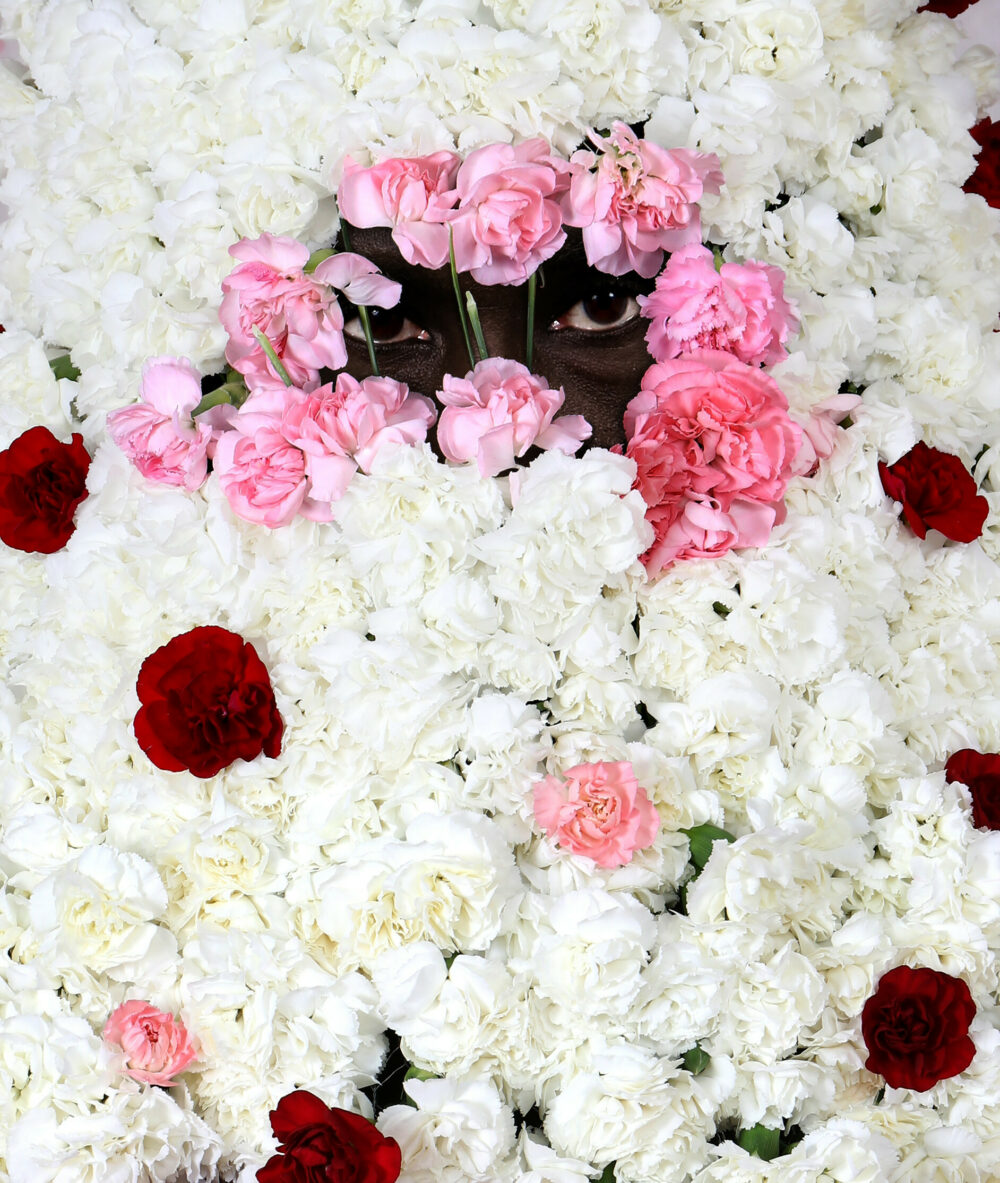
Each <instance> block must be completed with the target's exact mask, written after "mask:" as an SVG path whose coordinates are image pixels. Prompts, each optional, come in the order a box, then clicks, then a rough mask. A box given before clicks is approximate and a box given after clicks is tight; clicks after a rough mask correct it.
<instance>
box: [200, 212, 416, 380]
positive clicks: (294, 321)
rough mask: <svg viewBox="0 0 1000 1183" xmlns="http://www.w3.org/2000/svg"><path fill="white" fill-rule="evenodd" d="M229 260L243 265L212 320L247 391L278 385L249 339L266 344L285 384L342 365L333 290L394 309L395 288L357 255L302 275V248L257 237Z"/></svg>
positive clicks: (225, 286) (305, 252)
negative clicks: (221, 329)
mask: <svg viewBox="0 0 1000 1183" xmlns="http://www.w3.org/2000/svg"><path fill="white" fill-rule="evenodd" d="M229 253H230V254H231V255H233V256H234V257H235V258H237V259H242V260H243V262H242V263H241V265H240V266H239V267H237V268H235V270H234V271H232V272H231V273H230V274H229V275H228V276H226V278H225V279H224V280H223V281H222V290H223V291H224V292H225V296H224V297H223V299H222V306H221V308H220V309H219V319H220V320H221V321H222V324H223V327H224V328H225V330H226V332H227V333H228V334H229V343H228V344H227V346H226V360H227V361H228V362H229V364H230V365H231V366H232V367H233V368H234V369H235V370H239V372H240V373H241V374H244V375H245V376H246V378H247V382H248V384H249V385H250V386H251V387H252V386H254V385H256V384H260V383H264V384H266V383H275V382H279V381H283V379H282V378H281V375H280V374H278V373H277V371H276V370H275V369H274V367H273V365H272V363H271V361H270V359H269V358H268V356H267V354H266V353H265V352H264V349H263V348H262V347H261V344H260V342H259V341H258V340H257V337H256V336H255V334H254V329H255V328H256V329H258V330H259V331H260V332H261V333H263V335H264V336H265V337H266V338H267V340H268V342H269V343H270V345H271V347H272V348H273V350H274V352H275V354H276V356H277V357H278V360H279V361H280V362H281V364H282V365H283V366H284V368H285V370H286V371H287V373H288V376H289V378H290V379H291V381H292V384H293V385H295V386H300V387H307V386H309V385H315V383H316V381H317V380H318V377H319V371H320V369H321V368H323V367H327V368H329V369H332V370H339V369H340V368H341V367H342V366H344V365H346V363H347V350H346V349H345V347H344V334H343V328H344V316H343V313H342V312H341V310H340V305H339V304H338V303H337V297H336V294H335V292H334V291H333V290H332V289H333V288H340V289H341V290H342V291H344V292H345V294H347V296H348V299H351V300H353V301H354V302H355V303H359V304H378V305H379V306H380V307H383V308H391V307H393V306H394V305H395V304H396V303H397V302H398V300H399V295H400V292H401V290H402V289H401V287H400V285H399V284H398V283H394V282H393V281H392V280H388V279H385V278H384V277H383V276H381V275H379V272H378V268H377V267H376V266H375V264H374V263H370V262H369V261H368V260H367V259H364V258H362V257H361V256H360V255H354V254H349V253H345V254H337V255H333V256H331V257H330V258H328V259H325V260H324V261H323V262H322V263H321V264H320V265H319V266H318V267H317V268H316V271H315V272H314V274H313V275H306V273H305V270H304V268H305V265H306V263H307V262H308V261H309V248H308V247H306V246H304V245H303V244H302V243H300V242H296V241H295V239H293V238H284V237H279V236H275V235H273V234H262V235H261V236H260V238H257V239H247V238H244V239H241V240H240V241H239V242H238V243H236V244H235V245H234V246H231V247H230V248H229Z"/></svg>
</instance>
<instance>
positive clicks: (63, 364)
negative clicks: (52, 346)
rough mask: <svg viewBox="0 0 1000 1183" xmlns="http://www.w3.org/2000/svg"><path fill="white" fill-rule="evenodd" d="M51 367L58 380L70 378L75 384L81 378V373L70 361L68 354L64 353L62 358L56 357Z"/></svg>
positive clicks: (50, 363) (51, 362)
mask: <svg viewBox="0 0 1000 1183" xmlns="http://www.w3.org/2000/svg"><path fill="white" fill-rule="evenodd" d="M49 365H50V366H51V367H52V373H53V374H55V376H56V377H57V378H69V380H70V381H71V382H75V381H76V380H77V378H79V377H80V371H79V370H78V369H77V368H76V366H75V365H73V363H72V361H70V356H69V354H68V353H64V354H63V355H62V357H54V358H53V359H52V360H51V361H50V362H49Z"/></svg>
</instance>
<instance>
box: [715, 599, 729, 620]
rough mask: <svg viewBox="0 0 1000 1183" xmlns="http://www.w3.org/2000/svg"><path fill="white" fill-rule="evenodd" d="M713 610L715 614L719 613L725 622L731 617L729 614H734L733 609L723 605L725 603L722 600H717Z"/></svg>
mask: <svg viewBox="0 0 1000 1183" xmlns="http://www.w3.org/2000/svg"><path fill="white" fill-rule="evenodd" d="M712 609H713V610H714V611H715V612H717V613H718V614H719V615H720V616H721V617H722V619H723V620H725V618H726V617H727V616H728V615H729V613H730V612H732V608H727V607H726V605H725V604H723V602H722V601H721V600H716V601H715V602H714V603H713V604H712Z"/></svg>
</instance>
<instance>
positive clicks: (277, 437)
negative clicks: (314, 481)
mask: <svg viewBox="0 0 1000 1183" xmlns="http://www.w3.org/2000/svg"><path fill="white" fill-rule="evenodd" d="M236 421H237V423H238V425H239V428H237V429H234V430H232V431H227V432H224V433H223V435H222V437H221V439H220V440H219V443H218V445H217V447H216V450H215V461H214V471H215V474H216V476H217V477H218V479H219V485H220V486H221V488H222V492H223V493H224V494H225V497H226V500H227V501H228V502H229V505H230V507H231V508H232V511H233V513H235V514H236V515H237V516H238V517H241V518H244V519H245V520H246V521H248V522H256V523H257V524H258V525H261V526H268V527H270V528H271V529H276V528H277V527H278V526H287V525H288V523H289V522H290V521H291V520H292V519H293V518H294V517H295V516H296V514H302V516H303V517H311V518H315V519H317V520H320V521H322V520H328V519H329V517H330V516H331V515H330V511H329V506H328V505H327V506H326V507H325V508H324V507H323V506H322V505H320V504H314V503H311V502H309V501H307V497H308V492H309V483H308V481H307V480H306V457H305V453H304V452H303V451H302V450H301V449H300V448H296V447H295V446H294V445H293V444H290V443H289V442H288V440H287V439H285V437H284V436H283V435H282V434H281V431H280V430H279V425H278V423H277V422H276V421H273V422H262V423H259V424H254V423H252V421H251V417H250V416H247V417H246V420H244V421H242V422H241V421H240V417H239V416H237V417H236Z"/></svg>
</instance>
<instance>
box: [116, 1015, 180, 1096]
mask: <svg viewBox="0 0 1000 1183" xmlns="http://www.w3.org/2000/svg"><path fill="white" fill-rule="evenodd" d="M104 1039H105V1040H106V1041H107V1042H108V1043H116V1044H118V1046H119V1047H120V1048H121V1049H122V1051H123V1052H124V1053H125V1060H126V1067H125V1069H124V1071H125V1075H126V1076H131V1077H132V1079H133V1080H140V1081H143V1082H144V1083H145V1084H160V1085H171V1084H173V1083H174V1081H173V1078H174V1077H175V1076H176V1075H177V1074H178V1073H179V1072H183V1071H184V1069H185V1068H186V1067H187V1066H188V1064H190V1063H191V1061H192V1060H193V1059H194V1058H195V1057H196V1055H197V1054H198V1053H197V1049H196V1047H195V1045H194V1042H193V1040H192V1039H191V1036H190V1035H189V1034H188V1032H187V1030H186V1029H185V1027H184V1024H183V1023H181V1022H180V1020H179V1019H175V1018H174V1016H173V1015H172V1014H170V1013H169V1012H167V1011H162V1010H157V1009H156V1007H155V1006H153V1005H152V1004H151V1003H149V1002H141V1001H139V1000H133V1001H132V1002H123V1003H122V1005H121V1006H119V1007H118V1008H117V1009H116V1010H114V1011H112V1013H111V1017H110V1018H109V1019H108V1021H107V1022H106V1023H105V1024H104Z"/></svg>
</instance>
